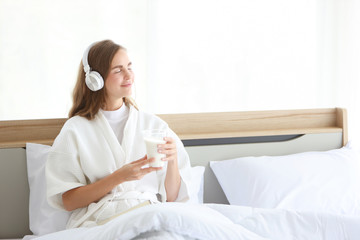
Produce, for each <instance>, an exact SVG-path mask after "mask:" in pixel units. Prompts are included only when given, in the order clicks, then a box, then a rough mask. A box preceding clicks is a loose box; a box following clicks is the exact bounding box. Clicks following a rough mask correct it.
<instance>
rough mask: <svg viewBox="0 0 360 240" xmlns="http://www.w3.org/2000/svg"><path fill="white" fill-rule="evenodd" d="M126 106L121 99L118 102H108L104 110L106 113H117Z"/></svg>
mask: <svg viewBox="0 0 360 240" xmlns="http://www.w3.org/2000/svg"><path fill="white" fill-rule="evenodd" d="M123 104H124V101H123V99H122V98H121V99H119V100H117V101H109V102H106V104H105V106H104V110H105V111H115V110H118V109H119V108H121V106H122V105H123Z"/></svg>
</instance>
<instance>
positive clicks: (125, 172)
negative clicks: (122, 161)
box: [62, 156, 161, 211]
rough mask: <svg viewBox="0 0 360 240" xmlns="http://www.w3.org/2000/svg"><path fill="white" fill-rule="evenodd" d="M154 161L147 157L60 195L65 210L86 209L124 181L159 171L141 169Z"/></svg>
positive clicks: (154, 168)
mask: <svg viewBox="0 0 360 240" xmlns="http://www.w3.org/2000/svg"><path fill="white" fill-rule="evenodd" d="M153 160H154V159H153V158H151V159H147V156H145V157H143V158H141V159H139V160H137V161H134V162H131V163H128V164H126V165H124V166H123V167H122V168H120V169H118V170H116V171H115V172H113V173H112V174H110V175H108V176H106V177H104V178H102V179H100V180H98V181H97V182H94V183H91V184H88V185H85V186H82V187H78V188H74V189H71V190H69V191H67V192H65V193H64V194H63V195H62V200H63V204H64V207H65V209H66V210H68V211H73V210H75V209H77V208H81V207H86V206H88V205H89V204H90V203H92V202H97V201H99V200H100V199H101V198H103V197H104V196H105V195H106V194H108V193H109V192H110V191H111V190H112V189H113V188H114V187H116V186H117V185H118V184H121V183H123V182H125V181H131V180H138V179H141V178H142V177H144V176H145V175H146V174H148V173H150V172H153V171H157V170H160V169H161V167H149V168H143V166H145V165H146V164H149V163H150V162H152V161H153Z"/></svg>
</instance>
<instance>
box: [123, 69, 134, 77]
mask: <svg viewBox="0 0 360 240" xmlns="http://www.w3.org/2000/svg"><path fill="white" fill-rule="evenodd" d="M124 73H125V74H124V78H125V79H126V80H129V79H130V78H131V75H132V73H131V72H130V71H129V70H128V69H125V70H124Z"/></svg>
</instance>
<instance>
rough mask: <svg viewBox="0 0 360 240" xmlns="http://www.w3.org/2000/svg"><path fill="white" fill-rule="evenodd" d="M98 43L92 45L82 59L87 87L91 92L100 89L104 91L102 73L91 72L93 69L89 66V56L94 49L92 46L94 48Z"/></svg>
mask: <svg viewBox="0 0 360 240" xmlns="http://www.w3.org/2000/svg"><path fill="white" fill-rule="evenodd" d="M96 43H97V42H95V43H93V44H91V45H90V46H89V47H88V48H87V49H86V51H85V52H84V56H83V59H82V63H83V66H84V72H85V83H86V86H87V87H88V88H89V89H90V90H91V91H94V92H95V91H98V90H100V89H102V88H103V87H104V79H103V78H102V76H101V75H100V73H98V72H96V71H91V67H90V66H89V63H88V54H89V51H90V49H91V48H92V46H94V45H95V44H96Z"/></svg>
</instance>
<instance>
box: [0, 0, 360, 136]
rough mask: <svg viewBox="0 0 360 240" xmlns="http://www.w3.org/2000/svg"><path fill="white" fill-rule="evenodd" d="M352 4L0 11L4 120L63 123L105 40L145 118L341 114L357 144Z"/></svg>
mask: <svg viewBox="0 0 360 240" xmlns="http://www.w3.org/2000/svg"><path fill="white" fill-rule="evenodd" d="M358 12H360V6H359V1H357V0H346V1H342V0H315V1H314V0H272V1H268V0H253V1H246V0H223V1H221V2H220V1H215V0H197V1H193V0H182V1H178V0H104V1H96V0H84V1H83V0H74V1H70V0H66V1H51V0H31V1H29V0H0V120H9V119H34V118H54V117H66V116H67V112H68V110H69V108H70V106H71V97H70V96H71V91H72V88H73V85H74V82H75V79H76V74H77V70H78V66H79V63H80V59H81V57H82V53H83V51H84V49H85V48H86V47H87V45H89V44H90V43H91V42H93V41H96V40H101V39H112V40H114V41H115V42H117V43H120V44H122V45H124V46H125V47H126V48H127V49H128V52H129V55H130V57H131V58H132V61H133V62H134V70H135V74H136V86H135V93H134V97H135V98H136V101H137V103H138V104H139V105H140V107H141V109H143V110H145V111H150V112H153V113H178V112H214V111H242V110H271V109H295V108H318V107H345V108H347V109H348V110H349V124H350V126H349V127H350V137H351V138H359V135H360V129H359V127H357V125H358V124H357V122H359V120H360V108H359V107H358V106H357V105H358V104H357V103H358V102H359V97H358V94H357V93H359V92H360V84H359V78H360V71H359V66H360V58H359V56H360V48H359V44H358V43H359V42H360V41H359V40H360V33H359V31H360V30H359V28H358V26H359V25H360V24H359V23H360V17H359V14H357V13H358Z"/></svg>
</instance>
